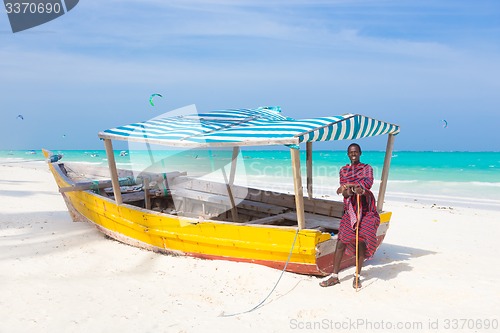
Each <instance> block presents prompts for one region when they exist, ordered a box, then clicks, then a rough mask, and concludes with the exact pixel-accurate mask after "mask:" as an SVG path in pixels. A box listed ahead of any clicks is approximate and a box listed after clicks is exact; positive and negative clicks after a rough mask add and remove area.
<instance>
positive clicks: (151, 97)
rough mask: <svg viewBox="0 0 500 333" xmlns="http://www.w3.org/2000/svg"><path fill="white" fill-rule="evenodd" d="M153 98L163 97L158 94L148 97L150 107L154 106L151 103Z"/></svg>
mask: <svg viewBox="0 0 500 333" xmlns="http://www.w3.org/2000/svg"><path fill="white" fill-rule="evenodd" d="M155 96H159V97H163V96H162V95H160V94H152V95H151V96H150V97H149V104H151V106H155V105H154V103H153V97H155Z"/></svg>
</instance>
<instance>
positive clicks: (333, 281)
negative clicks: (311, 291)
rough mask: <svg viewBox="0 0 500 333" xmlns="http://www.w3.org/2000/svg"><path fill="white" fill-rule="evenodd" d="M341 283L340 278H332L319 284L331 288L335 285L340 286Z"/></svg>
mask: <svg viewBox="0 0 500 333" xmlns="http://www.w3.org/2000/svg"><path fill="white" fill-rule="evenodd" d="M339 283H340V280H339V278H338V277H336V276H331V277H330V278H329V279H327V280H324V281H321V282H320V283H319V285H320V286H322V287H331V286H334V285H336V284H339Z"/></svg>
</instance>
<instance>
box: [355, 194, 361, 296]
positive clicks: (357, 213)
mask: <svg viewBox="0 0 500 333" xmlns="http://www.w3.org/2000/svg"><path fill="white" fill-rule="evenodd" d="M359 201H360V200H359V194H356V220H357V222H356V273H354V274H355V279H356V291H358V282H359V225H360V223H361V221H360V215H359V213H360V211H361V207H359Z"/></svg>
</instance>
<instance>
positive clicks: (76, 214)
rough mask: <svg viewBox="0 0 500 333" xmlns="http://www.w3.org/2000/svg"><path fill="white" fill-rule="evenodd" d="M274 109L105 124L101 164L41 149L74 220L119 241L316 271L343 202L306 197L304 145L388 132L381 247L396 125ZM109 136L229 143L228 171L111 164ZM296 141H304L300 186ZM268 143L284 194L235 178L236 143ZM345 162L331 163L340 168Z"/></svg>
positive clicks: (330, 256)
mask: <svg viewBox="0 0 500 333" xmlns="http://www.w3.org/2000/svg"><path fill="white" fill-rule="evenodd" d="M280 111H281V110H280V109H279V108H278V107H261V108H257V109H242V110H221V111H212V112H207V113H199V114H198V113H191V114H187V115H178V116H172V117H163V118H158V119H153V120H150V121H146V122H142V123H136V124H131V125H127V126H121V127H117V128H113V129H109V130H105V131H103V132H100V133H99V137H100V138H101V139H102V140H104V145H105V148H106V154H107V159H108V168H104V169H96V168H94V169H93V170H90V169H89V168H88V167H84V166H83V165H81V164H80V165H70V164H69V163H61V161H60V156H57V155H54V154H52V153H51V152H50V151H46V150H44V154H45V156H46V158H47V159H48V163H49V167H50V170H51V171H52V173H53V175H54V177H55V180H56V182H57V185H58V186H59V191H60V192H61V194H62V196H63V198H64V200H65V202H66V204H67V206H68V210H69V212H70V214H71V216H72V218H73V220H74V221H88V222H91V223H93V224H95V225H96V227H97V228H98V229H99V230H100V231H102V232H103V233H104V234H106V235H108V236H109V237H112V238H114V239H116V240H118V241H120V242H123V243H126V244H129V245H133V246H137V247H140V248H145V249H149V250H152V251H156V252H161V253H166V254H175V255H187V256H192V257H197V258H205V259H224V260H232V261H239V262H251V263H257V264H262V265H266V266H269V267H274V268H277V269H286V270H287V271H290V272H296V273H301V274H310V275H318V276H325V275H327V274H329V273H331V272H332V269H333V260H334V251H335V247H336V243H337V235H336V233H337V232H338V227H339V222H340V218H341V216H342V214H343V203H342V202H340V201H334V200H328V199H325V198H318V197H315V196H314V195H313V183H312V179H313V178H312V177H313V172H312V169H313V168H312V166H313V161H312V143H313V142H316V141H329V140H354V139H359V138H364V137H370V136H376V135H388V140H387V149H386V154H385V161H384V167H383V171H382V179H381V185H380V188H379V193H378V206H377V208H378V210H379V212H380V216H381V224H380V227H379V229H378V232H377V238H378V243H379V244H380V243H381V242H382V241H383V239H384V237H385V234H386V232H387V229H388V227H389V222H390V218H391V212H387V211H384V210H383V202H384V195H385V189H386V185H387V178H388V171H389V165H390V160H391V156H392V147H393V143H394V136H395V135H396V134H398V133H399V127H398V126H397V125H393V124H390V123H386V122H383V121H379V120H375V119H372V118H369V117H366V116H363V115H357V114H344V115H340V116H331V117H321V118H311V119H302V120H295V119H291V118H287V117H284V116H282V115H281V113H280ZM112 140H126V141H128V142H129V143H130V142H137V143H141V144H146V145H147V146H148V147H149V145H150V144H159V145H162V146H170V147H175V148H179V147H181V148H196V149H201V148H208V149H215V148H218V147H219V148H220V147H226V148H227V147H230V148H231V149H232V151H231V153H232V155H231V158H230V167H228V168H229V169H230V171H229V175H228V176H227V175H226V172H225V168H224V167H222V168H219V171H221V172H222V174H223V176H224V178H223V179H224V181H223V182H215V181H213V180H207V179H203V178H199V177H193V176H192V175H190V174H189V173H186V172H183V170H178V171H175V172H173V171H172V172H168V173H161V172H160V173H154V172H150V171H148V170H142V171H135V172H134V171H133V170H118V169H117V168H116V163H115V152H114V151H113V146H112ZM301 144H304V145H305V148H306V168H305V169H306V173H307V175H306V177H305V178H306V179H307V184H306V191H305V192H304V189H303V185H302V176H301V167H300V157H299V156H300V155H299V152H300V145H301ZM273 145H274V146H276V145H286V146H287V147H288V148H289V149H290V154H291V155H290V156H291V162H292V170H293V172H292V173H293V179H290V183H292V182H293V189H294V191H293V193H285V192H276V191H269V190H265V189H261V188H250V187H248V186H242V185H239V184H236V183H235V178H236V179H237V176H236V170H237V168H238V164H237V163H236V162H237V160H238V156H239V155H240V154H241V151H240V147H242V146H273ZM344 163H345V161H338V164H339V166H340V165H343V164H344ZM90 171H92V172H93V174H89V172H90ZM82 175H85V177H84V178H82ZM354 262H355V258H354V257H352V256H351V257H349V256H347V255H346V256H344V260H343V262H342V264H341V267H342V268H345V267H348V266H351V265H354Z"/></svg>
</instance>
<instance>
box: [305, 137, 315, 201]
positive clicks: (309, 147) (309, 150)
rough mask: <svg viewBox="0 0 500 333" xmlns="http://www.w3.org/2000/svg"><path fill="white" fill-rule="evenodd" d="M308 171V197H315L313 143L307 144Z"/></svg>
mask: <svg viewBox="0 0 500 333" xmlns="http://www.w3.org/2000/svg"><path fill="white" fill-rule="evenodd" d="M306 170H307V196H308V197H309V199H312V196H313V178H312V177H313V175H312V142H306Z"/></svg>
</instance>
